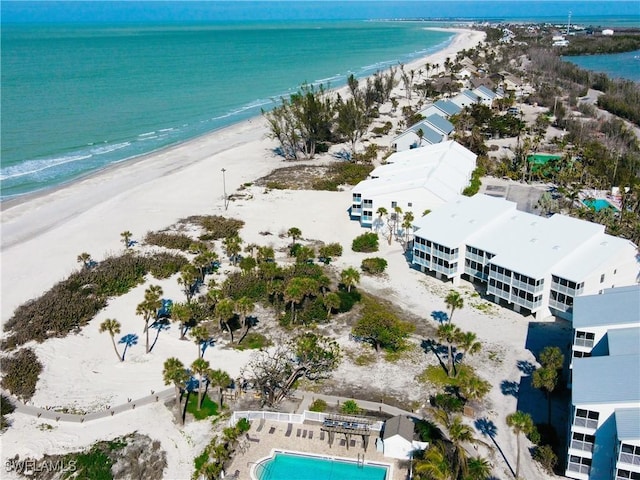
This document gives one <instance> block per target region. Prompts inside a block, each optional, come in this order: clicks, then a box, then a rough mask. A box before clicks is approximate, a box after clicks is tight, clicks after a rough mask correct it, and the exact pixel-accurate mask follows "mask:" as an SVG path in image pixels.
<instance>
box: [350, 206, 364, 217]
mask: <svg viewBox="0 0 640 480" xmlns="http://www.w3.org/2000/svg"><path fill="white" fill-rule="evenodd" d="M361 214H362V208H360V207H356V206H355V205H354V206H352V207H351V215H352V216H354V217H359V216H360V215H361Z"/></svg>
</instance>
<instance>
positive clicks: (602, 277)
mask: <svg viewBox="0 0 640 480" xmlns="http://www.w3.org/2000/svg"><path fill="white" fill-rule="evenodd" d="M600 283H604V273H603V274H602V275H600Z"/></svg>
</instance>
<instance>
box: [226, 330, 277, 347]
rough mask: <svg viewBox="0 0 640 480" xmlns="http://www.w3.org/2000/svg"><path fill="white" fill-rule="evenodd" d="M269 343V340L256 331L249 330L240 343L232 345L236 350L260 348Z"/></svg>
mask: <svg viewBox="0 0 640 480" xmlns="http://www.w3.org/2000/svg"><path fill="white" fill-rule="evenodd" d="M270 345H271V340H269V339H268V338H267V337H265V336H264V335H263V334H261V333H258V332H249V333H247V335H246V336H245V337H244V340H242V343H238V344H237V345H234V346H233V348H235V349H236V350H260V349H262V348H266V347H268V346H270Z"/></svg>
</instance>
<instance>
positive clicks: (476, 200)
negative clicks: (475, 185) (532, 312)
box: [414, 195, 635, 282]
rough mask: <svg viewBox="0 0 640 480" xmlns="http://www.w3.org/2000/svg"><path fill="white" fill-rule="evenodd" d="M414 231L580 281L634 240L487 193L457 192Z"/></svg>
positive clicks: (527, 270) (519, 267)
mask: <svg viewBox="0 0 640 480" xmlns="http://www.w3.org/2000/svg"><path fill="white" fill-rule="evenodd" d="M414 226H415V227H417V228H418V229H423V228H424V229H425V230H424V234H421V232H420V230H418V231H417V232H416V233H415V234H416V236H419V237H422V238H425V239H429V240H432V241H434V242H436V243H439V244H441V245H446V246H449V247H451V248H455V247H458V246H459V245H461V244H463V243H464V244H466V245H469V246H473V247H477V248H480V249H482V250H484V251H487V252H490V253H493V254H494V255H495V257H493V258H492V260H491V263H493V264H496V265H500V266H502V267H505V268H508V269H509V270H512V271H515V272H518V273H522V274H524V275H527V276H529V277H531V278H536V279H540V278H544V277H545V276H546V275H548V274H549V273H553V274H555V275H559V276H561V277H563V278H566V279H568V280H573V281H575V282H580V281H581V280H583V279H584V278H586V277H587V276H588V274H590V273H591V272H594V271H597V269H598V267H599V266H601V265H602V264H604V263H606V262H607V261H608V260H610V259H611V258H614V256H619V255H620V253H621V252H625V249H627V250H628V253H629V256H630V258H632V257H633V255H634V252H635V245H633V244H631V243H630V242H629V241H627V240H623V239H619V238H616V237H612V236H611V235H606V234H605V233H604V226H602V225H599V224H596V223H591V222H586V221H584V220H579V219H576V218H572V217H567V216H563V215H554V216H552V217H551V218H545V217H540V216H538V215H533V214H530V213H525V212H521V211H519V210H516V204H515V203H513V202H509V201H507V200H504V199H502V198H497V197H490V196H487V195H475V196H473V197H470V198H468V197H460V198H456V199H454V200H452V201H451V202H450V203H448V204H446V205H443V206H441V207H439V208H438V209H437V210H435V211H433V212H432V213H431V214H429V215H427V216H425V217H424V218H423V219H421V220H419V221H418V222H416V223H415V225H414Z"/></svg>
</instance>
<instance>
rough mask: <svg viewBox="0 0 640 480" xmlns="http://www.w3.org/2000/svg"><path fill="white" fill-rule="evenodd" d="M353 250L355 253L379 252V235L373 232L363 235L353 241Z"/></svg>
mask: <svg viewBox="0 0 640 480" xmlns="http://www.w3.org/2000/svg"><path fill="white" fill-rule="evenodd" d="M351 250H353V251H354V252H364V253H371V252H377V251H378V234H377V233H373V232H367V233H363V234H362V235H358V236H357V237H356V238H354V239H353V242H352V243H351Z"/></svg>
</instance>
